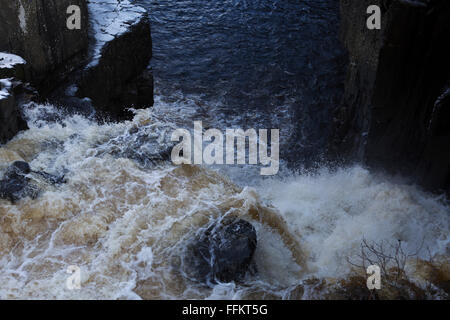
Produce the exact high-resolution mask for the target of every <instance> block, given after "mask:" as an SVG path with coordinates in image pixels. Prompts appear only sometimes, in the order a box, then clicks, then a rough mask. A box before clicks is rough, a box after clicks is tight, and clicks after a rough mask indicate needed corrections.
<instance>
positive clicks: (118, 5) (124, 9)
mask: <svg viewBox="0 0 450 320" xmlns="http://www.w3.org/2000/svg"><path fill="white" fill-rule="evenodd" d="M88 9H89V15H90V24H91V27H92V30H93V32H94V37H95V41H96V43H95V45H94V52H93V56H92V61H91V62H90V63H89V65H88V66H87V67H88V68H89V67H93V66H96V65H97V64H98V62H99V60H100V57H101V51H102V48H103V46H104V45H105V44H106V43H107V42H108V41H111V40H113V39H114V38H116V37H117V36H118V35H121V34H123V33H125V32H126V31H127V30H128V29H129V28H130V26H132V25H135V24H137V23H139V22H140V21H141V20H142V18H143V17H144V16H145V14H146V10H145V9H144V8H142V7H139V6H136V5H134V4H131V3H130V1H128V0H121V1H118V0H90V1H88Z"/></svg>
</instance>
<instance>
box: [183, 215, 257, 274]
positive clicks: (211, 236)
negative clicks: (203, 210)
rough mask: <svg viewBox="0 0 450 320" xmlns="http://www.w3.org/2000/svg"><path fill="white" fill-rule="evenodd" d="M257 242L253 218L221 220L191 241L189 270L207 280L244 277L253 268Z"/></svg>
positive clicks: (187, 263) (187, 267)
mask: <svg viewBox="0 0 450 320" xmlns="http://www.w3.org/2000/svg"><path fill="white" fill-rule="evenodd" d="M256 244H257V239H256V231H255V228H254V227H253V226H252V225H251V224H250V223H249V222H247V221H245V220H242V219H225V220H223V221H221V222H217V223H216V224H214V225H213V226H211V227H210V228H208V229H207V230H206V231H205V232H204V233H203V234H202V235H200V236H199V237H198V238H197V239H195V240H194V241H193V242H192V243H191V244H190V245H188V247H187V251H186V254H185V267H186V274H187V276H188V277H189V278H191V279H193V280H195V281H200V282H204V283H216V282H217V281H220V282H231V281H241V280H243V278H244V277H245V275H246V273H247V272H248V271H251V267H252V258H253V254H254V252H255V249H256Z"/></svg>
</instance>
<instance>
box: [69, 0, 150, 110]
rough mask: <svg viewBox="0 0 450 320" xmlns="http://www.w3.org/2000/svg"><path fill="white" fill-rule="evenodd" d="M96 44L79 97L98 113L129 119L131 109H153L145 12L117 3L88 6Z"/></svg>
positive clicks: (102, 2) (83, 75)
mask: <svg viewBox="0 0 450 320" xmlns="http://www.w3.org/2000/svg"><path fill="white" fill-rule="evenodd" d="M89 13H90V16H91V26H92V29H93V32H94V43H93V52H92V57H91V59H92V60H91V62H90V63H89V64H88V66H87V68H86V70H84V71H83V74H82V77H81V80H80V82H79V85H78V87H79V90H78V92H77V96H79V97H82V98H83V97H89V98H90V99H91V100H92V101H93V104H94V105H95V107H96V109H97V110H100V111H104V112H107V113H109V114H112V115H113V116H115V117H118V118H129V117H130V115H131V114H130V113H128V112H127V111H126V110H125V109H126V108H128V107H135V108H145V107H149V106H152V105H153V77H152V74H151V73H150V72H149V71H148V70H147V66H148V65H149V63H150V59H151V57H152V39H151V33H150V22H149V19H148V15H147V12H146V10H145V9H143V8H141V7H139V6H135V5H132V4H130V3H129V2H128V1H122V2H120V3H119V4H118V3H117V1H116V0H109V1H91V2H90V3H89Z"/></svg>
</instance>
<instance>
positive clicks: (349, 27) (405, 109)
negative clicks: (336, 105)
mask: <svg viewBox="0 0 450 320" xmlns="http://www.w3.org/2000/svg"><path fill="white" fill-rule="evenodd" d="M373 4H375V5H379V6H380V8H381V10H382V20H381V21H382V26H381V30H369V29H367V27H366V19H367V17H368V14H366V10H367V7H368V6H369V5H373ZM341 20H342V21H341V40H342V42H343V44H344V46H345V48H346V49H347V50H348V56H349V62H348V63H349V64H348V71H347V79H346V84H345V97H344V99H343V103H342V106H341V107H340V109H339V110H338V113H337V115H336V118H335V129H334V139H333V141H332V146H331V150H332V153H333V154H334V156H337V157H339V158H342V157H344V158H346V159H351V160H356V161H364V162H365V163H367V164H368V165H369V166H371V167H372V168H378V169H379V168H382V169H386V170H387V171H388V172H390V173H391V174H401V175H404V176H409V177H413V178H414V181H415V182H417V183H419V184H421V185H423V186H425V187H426V188H427V189H430V190H434V191H439V190H446V191H447V192H448V191H449V190H450V91H449V80H450V78H449V75H450V58H449V57H450V50H449V42H450V1H448V0H430V1H402V0H341Z"/></svg>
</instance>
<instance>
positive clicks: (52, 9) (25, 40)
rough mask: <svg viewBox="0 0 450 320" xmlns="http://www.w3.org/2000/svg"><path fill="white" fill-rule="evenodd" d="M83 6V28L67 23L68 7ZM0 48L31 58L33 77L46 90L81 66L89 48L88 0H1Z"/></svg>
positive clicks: (33, 81) (28, 60)
mask: <svg viewBox="0 0 450 320" xmlns="http://www.w3.org/2000/svg"><path fill="white" fill-rule="evenodd" d="M70 5H77V6H79V8H80V9H81V19H82V20H81V26H82V28H81V29H80V30H76V29H75V30H69V29H68V28H67V27H66V20H67V17H68V15H67V13H66V11H67V8H68V7H69V6H70ZM0 7H1V10H0V51H4V52H11V53H14V54H17V55H19V56H21V57H22V58H24V59H25V61H27V67H28V68H29V69H30V79H27V80H29V81H31V82H32V83H33V85H34V86H35V87H37V88H38V89H39V90H40V91H42V93H45V92H48V91H50V90H51V89H53V88H55V87H56V86H57V84H58V82H59V81H61V80H62V78H64V77H66V76H67V74H69V73H70V72H72V71H73V70H74V69H75V68H77V67H79V66H80V65H81V64H82V63H83V61H84V59H85V54H86V53H87V49H88V44H89V40H88V13H87V3H86V1H85V0H33V1H18V0H14V1H11V0H0Z"/></svg>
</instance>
